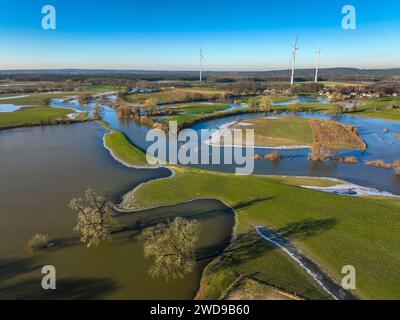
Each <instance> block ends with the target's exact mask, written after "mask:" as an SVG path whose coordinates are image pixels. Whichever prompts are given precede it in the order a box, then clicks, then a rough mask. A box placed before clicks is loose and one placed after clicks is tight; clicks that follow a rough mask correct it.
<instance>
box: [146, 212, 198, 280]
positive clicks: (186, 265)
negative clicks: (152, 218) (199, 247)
mask: <svg viewBox="0 0 400 320" xmlns="http://www.w3.org/2000/svg"><path fill="white" fill-rule="evenodd" d="M199 233H200V230H199V223H198V222H197V221H196V220H194V221H193V220H192V221H189V220H187V219H184V218H181V217H177V218H175V220H173V221H172V222H170V223H168V224H158V225H156V226H154V227H150V228H147V229H145V230H144V231H142V234H141V235H140V240H141V241H143V242H144V255H145V257H146V258H148V257H153V258H154V264H153V265H152V266H151V268H150V269H149V273H150V275H151V276H152V277H154V278H155V277H159V276H164V277H165V278H166V279H167V280H169V279H171V278H173V279H176V278H183V277H184V275H185V274H187V273H189V272H191V271H192V270H193V267H194V264H195V255H194V251H195V246H196V243H197V241H198V239H199Z"/></svg>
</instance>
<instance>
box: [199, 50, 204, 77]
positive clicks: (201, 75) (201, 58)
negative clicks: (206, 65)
mask: <svg viewBox="0 0 400 320" xmlns="http://www.w3.org/2000/svg"><path fill="white" fill-rule="evenodd" d="M203 60H204V56H203V49H202V48H201V47H200V82H201V81H202V80H203Z"/></svg>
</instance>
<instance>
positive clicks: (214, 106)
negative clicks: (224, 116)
mask: <svg viewBox="0 0 400 320" xmlns="http://www.w3.org/2000/svg"><path fill="white" fill-rule="evenodd" d="M227 108H229V105H227V104H225V103H188V104H184V105H179V108H175V109H174V110H175V111H176V112H178V114H176V115H173V116H171V117H168V118H166V119H165V120H164V121H163V123H164V124H166V125H167V124H168V122H169V121H177V122H178V124H181V123H184V122H186V121H189V120H192V119H195V118H198V117H201V116H204V115H206V114H211V113H214V112H218V111H223V110H224V109H227Z"/></svg>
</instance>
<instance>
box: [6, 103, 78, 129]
mask: <svg viewBox="0 0 400 320" xmlns="http://www.w3.org/2000/svg"><path fill="white" fill-rule="evenodd" d="M72 112H73V111H71V110H69V109H55V108H45V107H42V108H22V109H19V110H17V111H14V112H4V113H0V128H1V129H5V128H15V127H24V126H34V125H41V124H43V125H45V124H53V123H58V122H59V121H62V122H73V121H74V120H71V119H66V116H67V115H68V114H70V113H72Z"/></svg>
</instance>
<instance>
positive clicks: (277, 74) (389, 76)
mask: <svg viewBox="0 0 400 320" xmlns="http://www.w3.org/2000/svg"><path fill="white" fill-rule="evenodd" d="M204 74H205V77H208V78H211V79H213V78H215V79H216V80H218V79H220V81H223V80H224V79H226V80H229V79H231V80H251V81H266V80H268V81H286V80H288V78H289V75H290V70H272V71H241V72H239V71H208V72H205V73H204ZM314 74H315V69H298V70H296V80H297V81H309V80H312V79H314ZM24 75H25V76H28V77H29V76H35V75H36V76H39V77H40V78H42V77H43V76H46V75H47V76H50V77H51V76H55V77H67V76H70V77H90V76H95V77H99V76H122V77H124V76H125V77H126V76H128V77H129V76H135V77H134V78H139V77H140V76H143V78H146V79H149V80H161V79H171V80H193V79H196V78H197V77H198V71H163V70H109V69H33V70H0V76H1V78H3V79H4V78H6V77H11V78H14V77H15V76H24ZM319 75H320V79H321V80H331V81H335V80H336V81H338V80H341V81H400V68H393V69H356V68H325V69H321V70H320V73H319ZM138 76H139V77H138Z"/></svg>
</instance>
